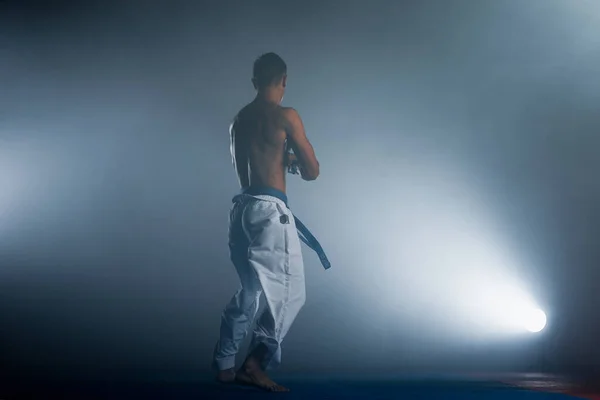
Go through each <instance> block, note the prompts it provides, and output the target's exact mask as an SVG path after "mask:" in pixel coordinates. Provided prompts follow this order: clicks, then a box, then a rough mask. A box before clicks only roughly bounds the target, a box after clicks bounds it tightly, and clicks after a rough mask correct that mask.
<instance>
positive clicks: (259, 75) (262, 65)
mask: <svg viewBox="0 0 600 400" xmlns="http://www.w3.org/2000/svg"><path fill="white" fill-rule="evenodd" d="M286 83H287V66H286V65H285V62H284V61H283V59H282V58H281V57H279V56H278V55H277V54H275V53H266V54H263V55H262V56H260V57H258V58H257V59H256V61H254V68H253V75H252V84H253V85H254V88H255V89H256V90H257V91H258V93H259V95H266V96H268V97H269V98H271V99H272V100H275V101H277V103H279V102H281V100H282V99H283V95H284V93H285V86H286Z"/></svg>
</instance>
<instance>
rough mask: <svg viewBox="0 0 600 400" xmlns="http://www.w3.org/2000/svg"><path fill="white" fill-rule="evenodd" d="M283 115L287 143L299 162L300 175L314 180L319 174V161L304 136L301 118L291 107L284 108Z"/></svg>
mask: <svg viewBox="0 0 600 400" xmlns="http://www.w3.org/2000/svg"><path fill="white" fill-rule="evenodd" d="M283 116H284V120H285V130H286V133H287V139H288V143H289V144H290V147H291V148H292V150H294V154H295V155H296V158H297V159H298V163H299V164H300V175H301V176H302V179H304V180H305V181H314V180H315V179H317V177H318V176H319V161H318V160H317V157H316V155H315V151H314V149H313V147H312V145H311V144H310V142H309V141H308V138H307V137H306V132H305V131H304V124H302V119H300V115H298V112H297V111H296V110H294V109H293V108H284V109H283Z"/></svg>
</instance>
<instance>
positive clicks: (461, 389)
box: [0, 374, 600, 400]
mask: <svg viewBox="0 0 600 400" xmlns="http://www.w3.org/2000/svg"><path fill="white" fill-rule="evenodd" d="M277 378H278V381H279V382H280V383H281V384H283V385H287V386H288V387H289V388H291V392H289V393H283V394H270V393H264V392H261V391H259V390H255V389H252V388H247V387H240V386H224V385H219V384H216V383H213V382H211V381H208V380H206V381H197V382H176V381H164V382H156V381H154V382H139V381H138V382H137V383H126V382H100V381H95V382H92V381H88V382H83V381H79V382H68V381H66V380H65V381H63V382H62V383H59V382H36V383H35V384H34V383H24V382H21V383H19V382H17V381H12V382H8V383H5V384H4V385H3V386H2V387H1V388H0V400H10V399H54V398H60V399H237V398H244V399H247V398H259V397H260V398H264V396H277V397H281V398H286V399H308V400H316V399H331V400H333V399H370V400H379V399H381V400H387V399H525V400H528V399H531V400H534V399H556V400H560V399H574V398H577V397H576V396H581V397H582V398H589V399H592V398H600V397H594V396H593V395H592V394H589V393H585V390H584V389H583V388H581V387H577V385H576V384H575V383H574V381H573V380H568V379H566V378H564V377H562V378H561V377H559V376H552V375H542V374H512V375H503V376H483V375H479V376H474V375H468V376H467V375H465V376H458V375H453V376H450V375H446V376H441V375H438V376H424V375H421V376H416V375H412V376H408V375H402V376H400V375H398V376H389V377H379V378H377V379H366V378H362V379H361V378H360V377H357V376H355V377H350V376H347V377H335V378H334V377H320V378H316V377H310V376H299V375H293V376H292V375H288V376H286V375H282V376H279V377H277Z"/></svg>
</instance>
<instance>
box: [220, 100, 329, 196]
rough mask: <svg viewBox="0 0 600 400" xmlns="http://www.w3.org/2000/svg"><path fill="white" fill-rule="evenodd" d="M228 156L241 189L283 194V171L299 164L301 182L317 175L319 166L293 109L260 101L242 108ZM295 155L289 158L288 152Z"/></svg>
mask: <svg viewBox="0 0 600 400" xmlns="http://www.w3.org/2000/svg"><path fill="white" fill-rule="evenodd" d="M230 134H231V155H232V158H233V163H234V166H235V169H236V172H237V175H238V179H239V183H240V186H241V187H242V188H244V187H249V186H257V187H258V186H268V187H272V188H274V189H278V190H280V191H282V192H284V193H285V191H286V168H287V166H288V165H289V164H290V163H291V162H293V161H296V160H297V162H298V165H299V167H300V173H301V176H302V178H303V179H304V180H314V179H316V178H317V177H318V175H319V163H318V161H317V159H316V156H315V152H314V150H313V147H312V145H311V144H310V142H309V141H308V139H307V137H306V133H305V131H304V126H303V124H302V120H301V119H300V116H299V115H298V113H297V112H296V111H295V110H294V109H293V108H286V107H281V106H279V105H277V104H274V103H271V102H266V101H263V100H260V99H256V100H254V101H253V102H252V103H250V104H248V105H247V106H246V107H244V108H243V109H242V110H241V111H240V112H239V113H238V115H237V116H236V118H235V120H234V122H233V124H232V125H231V128H230ZM290 149H291V150H293V151H294V155H289V153H288V150H290Z"/></svg>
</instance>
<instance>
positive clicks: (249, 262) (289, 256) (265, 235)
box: [214, 194, 306, 370]
mask: <svg viewBox="0 0 600 400" xmlns="http://www.w3.org/2000/svg"><path fill="white" fill-rule="evenodd" d="M229 249H230V256H231V261H232V262H233V264H234V266H235V268H236V270H237V273H238V275H239V278H240V283H241V287H240V289H239V290H238V291H237V293H236V294H235V295H234V296H233V298H232V299H231V301H230V302H229V303H228V304H227V306H226V307H225V310H224V311H223V313H222V315H221V328H220V337H219V341H218V343H217V346H216V348H215V354H214V364H215V366H216V367H217V368H218V369H219V370H225V369H229V368H233V367H234V366H235V357H236V354H237V353H238V350H239V347H240V343H241V342H242V341H243V340H244V338H245V337H246V334H247V332H248V329H249V327H250V325H251V324H252V322H253V321H254V318H255V317H256V314H257V312H258V308H259V299H260V297H261V294H262V293H264V295H265V298H266V302H267V307H266V308H265V311H264V312H263V314H262V315H261V316H260V317H259V319H258V321H257V324H256V328H255V329H254V332H253V337H252V342H251V345H250V351H252V350H253V349H254V348H256V346H258V345H259V344H264V345H265V346H266V347H267V349H268V352H267V357H266V359H265V361H264V363H263V366H262V367H263V368H264V369H272V368H275V367H277V366H278V365H279V364H280V363H281V342H282V341H283V338H284V337H285V335H286V334H287V332H288V330H289V328H290V326H291V325H292V323H293V322H294V319H295V318H296V316H297V315H298V312H299V311H300V309H301V308H302V306H303V305H304V302H305V300H306V291H305V284H304V264H303V260H302V252H301V247H300V239H299V237H298V232H297V231H296V224H295V222H294V216H293V215H292V213H291V211H290V210H289V209H288V208H287V207H286V205H285V203H284V202H283V201H281V200H279V199H278V198H276V197H272V196H264V195H260V196H250V195H245V194H244V195H240V197H238V200H237V201H236V202H234V204H233V207H232V208H231V212H230V216H229Z"/></svg>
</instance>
